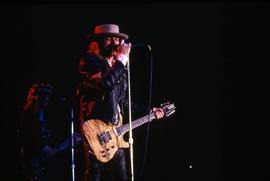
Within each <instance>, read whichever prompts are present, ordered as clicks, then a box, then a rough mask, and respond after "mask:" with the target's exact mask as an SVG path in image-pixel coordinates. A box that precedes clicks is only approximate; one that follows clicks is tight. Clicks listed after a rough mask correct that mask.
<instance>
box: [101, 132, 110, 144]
mask: <svg viewBox="0 0 270 181" xmlns="http://www.w3.org/2000/svg"><path fill="white" fill-rule="evenodd" d="M97 137H98V140H99V143H100V144H101V145H103V144H104V143H108V142H109V141H110V140H112V136H111V134H110V132H109V131H106V132H102V133H100V134H98V135H97Z"/></svg>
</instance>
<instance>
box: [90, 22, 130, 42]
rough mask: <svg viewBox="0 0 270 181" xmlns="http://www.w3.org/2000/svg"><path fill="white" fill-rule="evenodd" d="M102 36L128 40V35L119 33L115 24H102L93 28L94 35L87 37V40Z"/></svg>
mask: <svg viewBox="0 0 270 181" xmlns="http://www.w3.org/2000/svg"><path fill="white" fill-rule="evenodd" d="M102 36H116V37H119V38H123V39H125V40H126V39H128V35H127V34H125V33H120V31H119V26H118V25H116V24H102V25H98V26H96V27H95V30H94V33H92V34H89V35H87V37H86V38H87V39H89V40H92V39H96V38H98V37H102Z"/></svg>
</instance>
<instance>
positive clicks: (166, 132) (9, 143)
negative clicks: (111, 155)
mask: <svg viewBox="0 0 270 181" xmlns="http://www.w3.org/2000/svg"><path fill="white" fill-rule="evenodd" d="M2 9H4V10H5V11H4V12H5V16H4V17H7V18H6V20H7V21H5V22H6V23H7V25H6V26H5V27H7V32H6V34H4V38H7V40H8V41H7V44H6V47H8V51H6V52H7V57H6V58H4V60H2V61H1V62H2V63H1V64H2V66H1V69H2V70H1V73H2V78H3V81H2V86H3V88H2V90H3V93H2V95H3V98H2V99H3V100H2V101H1V105H2V107H3V108H2V110H3V113H2V123H3V126H1V128H2V130H3V132H2V133H4V134H5V136H4V142H3V145H2V147H1V148H2V150H4V151H6V153H4V154H3V155H2V157H3V158H4V161H2V165H3V167H4V168H5V170H4V172H3V173H4V175H6V176H7V180H20V179H19V178H18V167H19V166H18V160H19V157H18V153H17V145H18V140H17V137H16V128H17V126H18V120H19V116H20V113H21V111H22V106H23V104H24V101H25V98H26V95H27V91H28V89H29V88H30V86H31V85H32V84H33V83H36V82H44V81H45V82H49V83H51V84H53V85H54V87H55V91H56V93H55V94H56V96H57V97H58V96H59V97H70V96H72V95H73V94H74V90H75V87H76V85H77V81H78V71H77V68H78V61H79V59H80V57H81V56H82V55H83V53H84V52H85V49H86V45H87V42H86V40H85V36H86V35H87V34H88V33H91V32H92V31H93V28H94V26H95V25H97V24H103V23H115V24H118V25H119V26H120V31H121V32H124V33H127V34H129V36H130V42H132V43H145V44H149V45H150V46H151V48H152V51H151V52H150V51H149V50H148V49H147V48H146V47H140V48H139V47H137V48H134V49H133V50H132V54H131V73H132V85H131V88H132V100H133V101H134V102H137V103H142V104H147V103H148V100H149V85H150V84H149V75H150V70H151V66H150V63H151V59H150V57H151V56H150V55H151V54H150V53H152V55H153V66H152V68H153V82H152V83H153V86H152V106H158V105H159V104H160V103H163V102H166V101H171V102H173V103H175V105H176V107H177V111H176V113H175V114H174V115H172V116H171V117H168V118H165V119H163V120H161V121H156V122H153V123H152V124H151V125H150V129H149V140H148V141H149V144H148V149H147V159H146V162H145V165H143V156H144V153H145V140H146V135H147V126H146V125H144V126H142V127H140V128H137V129H135V130H134V139H135V143H134V157H135V159H134V162H135V163H134V167H135V180H140V178H141V177H140V176H141V175H142V173H143V178H144V180H206V179H207V180H210V179H212V180H233V179H236V180H254V179H255V180H268V179H269V178H270V176H269V170H270V169H269V148H268V147H269V138H268V137H269V78H268V77H269V3H252V2H246V3H240V2H239V3H198V2H193V3H188V2H183V3H161V2H160V3H158V2H157V3H116V4H109V3H100V4H97V3H93V4H86V3H78V4H76V3H70V4H68V3H66V4H64V3H63V4H61V3H36V4H31V3H17V4H16V3H13V4H11V3H10V4H4V6H2ZM58 106H60V107H61V106H62V107H64V109H61V108H60V110H64V111H62V112H61V111H59V112H61V113H59V114H62V116H63V117H62V118H63V119H58V123H59V124H58V127H59V128H62V129H60V130H62V131H63V134H64V135H65V134H66V135H68V131H69V119H68V117H69V116H68V108H69V106H68V105H67V103H61V104H58ZM69 155H70V154H69V152H68V151H67V153H66V155H65V156H64V158H66V160H68V159H69V158H70V157H69ZM80 159H81V158H80V151H79V148H78V151H77V152H76V168H77V169H76V171H77V174H78V175H77V179H78V180H80V171H81V166H80V165H81V161H80ZM67 163H69V162H68V161H67ZM191 165H192V168H190V166H191ZM67 168H69V167H68V166H67ZM65 169H66V168H65V167H61V168H59V173H60V172H66V175H67V177H68V176H69V175H70V174H71V173H70V169H66V170H65ZM142 169H143V172H142ZM67 170H68V171H67ZM3 177H4V176H3ZM70 180H71V179H70Z"/></svg>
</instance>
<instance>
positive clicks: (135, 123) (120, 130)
mask: <svg viewBox="0 0 270 181" xmlns="http://www.w3.org/2000/svg"><path fill="white" fill-rule="evenodd" d="M154 118H155V116H154V114H153V113H151V114H150V115H146V116H143V117H141V118H139V119H136V120H135V121H132V123H131V128H132V129H133V128H137V127H139V126H141V125H143V124H145V123H147V122H148V121H151V120H153V119H154ZM129 129H130V126H129V123H127V124H124V125H123V126H120V127H118V128H116V131H117V134H118V136H120V135H123V134H125V133H126V132H127V131H129Z"/></svg>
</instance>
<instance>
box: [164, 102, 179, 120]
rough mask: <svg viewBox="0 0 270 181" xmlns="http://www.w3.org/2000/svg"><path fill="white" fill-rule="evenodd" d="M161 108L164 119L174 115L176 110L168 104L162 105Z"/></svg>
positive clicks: (171, 104)
mask: <svg viewBox="0 0 270 181" xmlns="http://www.w3.org/2000/svg"><path fill="white" fill-rule="evenodd" d="M161 108H162V110H163V111H164V114H165V116H166V117H169V116H170V115H172V114H173V113H175V109H176V107H175V106H174V104H173V103H170V102H166V103H164V104H161Z"/></svg>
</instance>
